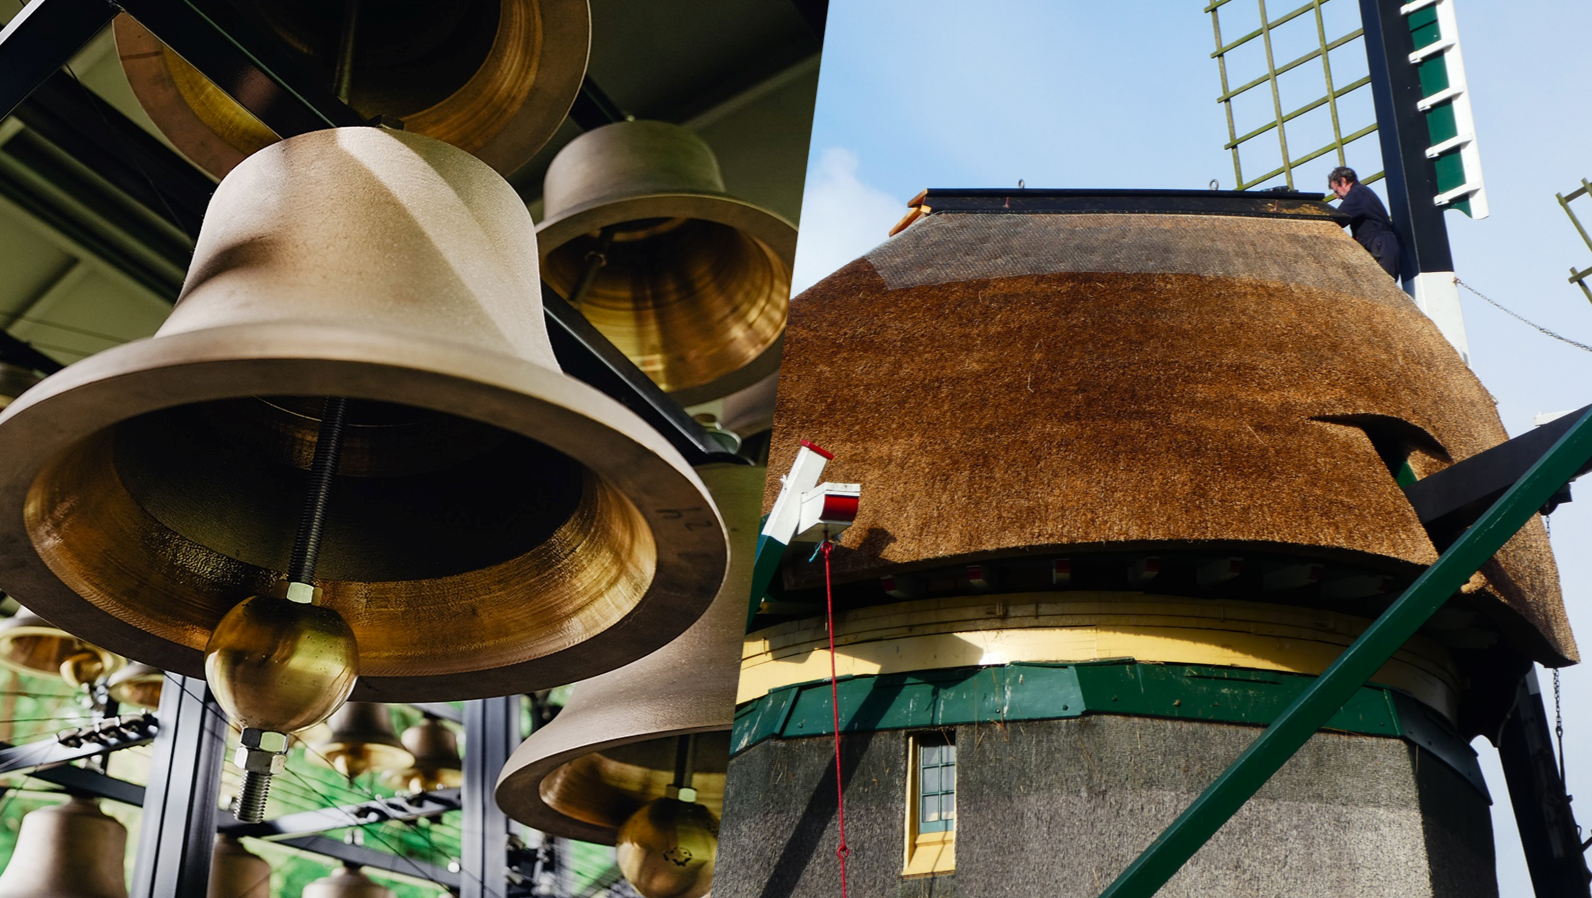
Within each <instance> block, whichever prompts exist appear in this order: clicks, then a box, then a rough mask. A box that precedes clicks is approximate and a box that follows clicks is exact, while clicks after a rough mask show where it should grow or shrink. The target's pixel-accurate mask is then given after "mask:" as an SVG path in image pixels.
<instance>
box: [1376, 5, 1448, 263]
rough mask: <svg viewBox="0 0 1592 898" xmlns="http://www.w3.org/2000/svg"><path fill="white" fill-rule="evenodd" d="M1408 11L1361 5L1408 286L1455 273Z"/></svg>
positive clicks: (1389, 192) (1391, 202)
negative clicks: (1429, 154)
mask: <svg viewBox="0 0 1592 898" xmlns="http://www.w3.org/2000/svg"><path fill="white" fill-rule="evenodd" d="M1403 5H1404V2H1403V0H1360V19H1361V22H1362V24H1363V25H1364V28H1365V52H1366V56H1367V57H1368V60H1369V62H1370V75H1371V99H1372V102H1373V103H1374V104H1375V106H1376V125H1377V139H1378V140H1380V141H1381V144H1382V170H1383V171H1384V172H1385V173H1386V180H1387V200H1388V214H1389V216H1390V217H1391V218H1392V219H1393V230H1394V232H1395V233H1397V234H1398V237H1399V246H1400V248H1401V249H1402V250H1403V261H1402V263H1401V267H1400V270H1399V276H1400V278H1401V279H1402V280H1403V281H1404V282H1405V283H1406V284H1408V283H1410V282H1411V281H1412V280H1413V279H1414V278H1415V276H1416V275H1419V274H1421V273H1422V272H1440V271H1453V270H1454V260H1453V256H1452V254H1451V253H1450V251H1449V247H1448V226H1447V224H1445V223H1444V221H1443V210H1442V209H1441V208H1439V207H1438V206H1437V205H1436V204H1435V203H1434V202H1433V199H1434V198H1435V197H1436V196H1437V194H1438V193H1439V191H1438V189H1437V167H1436V165H1435V164H1434V163H1433V162H1432V160H1430V159H1427V158H1426V148H1427V147H1429V146H1431V139H1430V136H1429V135H1428V133H1427V130H1426V117H1425V116H1424V115H1423V114H1422V113H1421V111H1420V110H1419V109H1418V108H1417V107H1416V104H1417V103H1419V102H1420V101H1421V80H1420V74H1419V72H1417V71H1416V68H1415V66H1414V65H1413V64H1411V62H1410V54H1411V53H1413V52H1415V39H1414V37H1413V36H1411V34H1410V26H1409V22H1408V20H1406V19H1405V17H1404V15H1403V14H1402V13H1400V12H1399V8H1400V7H1402V6H1403Z"/></svg>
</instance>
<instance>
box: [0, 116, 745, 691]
mask: <svg viewBox="0 0 1592 898" xmlns="http://www.w3.org/2000/svg"><path fill="white" fill-rule="evenodd" d="M536 259H537V253H536V237H535V232H534V226H533V225H532V223H531V220H530V216H529V214H528V213H527V212H526V209H525V205H524V203H523V202H522V201H521V200H520V198H519V197H518V196H517V195H516V194H515V193H514V191H513V189H512V188H510V187H509V185H508V184H507V183H506V182H505V181H504V180H503V179H502V178H501V177H500V176H498V175H497V173H496V172H494V171H492V170H491V169H490V168H488V167H487V166H486V165H484V164H482V163H481V162H480V160H478V159H476V158H474V157H472V156H470V155H469V154H467V153H465V152H463V151H461V150H458V149H456V148H454V147H452V146H449V145H448V144H445V143H443V142H441V141H437V140H432V139H429V138H425V137H420V136H417V135H414V134H408V133H403V132H392V131H386V130H382V129H376V128H350V129H340V130H327V131H319V132H314V133H311V134H305V135H302V136H300V137H295V138H293V139H291V140H286V141H282V142H279V143H276V144H273V145H272V146H270V147H268V148H266V149H264V150H261V151H260V152H259V153H256V154H255V155H254V156H253V157H251V158H250V159H249V160H248V161H247V162H245V163H244V164H242V165H240V166H238V167H237V168H236V169H235V170H234V171H233V172H232V174H231V175H229V176H228V177H227V178H226V179H225V180H224V181H223V182H222V183H221V185H220V187H219V188H218V189H217V191H216V194H215V198H214V200H213V201H212V204H211V206H210V210H209V212H208V214H207V215H206V217H205V223H204V230H203V232H202V233H201V234H200V237H199V241H198V244H197V246H196V248H195V258H194V262H193V266H192V268H191V270H190V272H189V275H188V280H187V282H186V284H185V285H184V289H183V294H182V297H181V300H180V302H179V303H178V305H177V307H176V309H175V310H174V311H173V313H172V315H171V317H170V319H168V320H167V322H166V323H165V324H164V325H163V326H162V327H161V329H160V331H159V332H158V333H157V334H156V335H155V336H154V337H151V338H148V339H145V340H140V341H137V342H133V343H129V344H125V345H123V346H119V347H116V348H114V349H110V350H107V351H105V352H102V353H100V354H98V355H95V356H92V357H90V358H88V359H85V360H84V361H82V362H79V363H77V364H75V365H72V366H71V367H69V368H67V369H66V370H65V371H63V372H61V373H59V374H56V375H54V376H52V377H50V378H48V379H46V380H45V381H44V382H43V383H41V384H40V385H39V386H37V387H35V388H34V389H32V390H30V391H29V392H28V393H27V395H26V396H24V397H23V398H21V399H19V400H18V401H17V402H15V403H13V404H12V405H11V407H10V408H8V409H6V411H5V412H4V414H3V415H0V441H4V444H5V445H6V446H7V447H8V448H7V451H6V452H5V453H4V454H3V456H0V583H3V584H4V585H5V587H6V588H7V589H8V590H9V591H11V592H13V593H14V594H15V595H16V596H17V597H18V598H19V599H21V600H23V601H26V602H28V603H29V604H30V605H31V606H32V607H33V608H35V609H37V610H38V611H40V612H41V613H43V614H45V615H47V616H49V617H50V618H51V619H52V620H53V621H55V622H57V623H58V624H59V625H61V626H63V627H65V628H67V629H68V630H70V631H72V632H74V633H78V634H81V635H82V636H83V638H85V639H89V640H92V641H94V642H95V643H96V644H99V645H104V646H105V647H106V648H108V649H110V650H113V651H118V652H120V653H122V654H125V655H128V656H129V657H132V658H136V659H139V660H143V661H147V662H150V663H154V664H156V665H158V666H160V667H162V668H164V669H166V670H171V671H175V672H178V673H182V674H185V675H187V676H200V675H202V673H203V664H202V661H201V658H202V654H201V653H202V651H203V650H204V648H205V646H206V643H207V641H208V640H209V639H210V636H211V632H212V630H213V629H214V628H215V626H216V624H217V621H219V620H220V619H221V617H222V615H223V614H225V613H227V612H228V610H229V609H231V608H232V607H233V606H234V605H237V604H238V603H240V602H241V601H243V600H244V599H245V598H246V597H250V596H259V595H267V594H272V593H274V592H275V591H277V590H278V589H279V588H280V587H281V586H282V585H283V584H284V582H285V577H284V574H283V571H284V570H286V565H287V563H288V556H289V553H290V551H291V547H292V544H293V541H294V535H295V532H296V530H297V529H298V522H299V517H300V513H301V511H302V503H303V497H304V496H305V495H306V491H307V481H308V475H307V471H306V469H307V467H308V464H309V460H310V457H311V455H312V454H313V445H314V443H315V437H316V433H317V431H318V428H319V424H320V422H319V418H318V416H319V415H320V414H321V410H322V407H323V404H324V401H323V399H322V398H321V397H325V396H328V395H333V396H341V397H347V398H348V400H349V410H348V426H347V430H346V432H345V437H344V446H343V451H342V461H341V466H340V467H339V468H338V469H337V474H338V476H337V477H336V478H335V482H334V483H333V485H332V488H331V501H330V511H329V514H328V519H327V523H326V529H325V533H324V537H323V539H322V541H321V548H320V563H319V568H318V569H317V573H316V585H317V586H318V587H320V588H321V589H322V591H323V593H322V596H321V599H320V601H321V605H320V606H314V607H325V608H329V609H332V610H333V611H335V612H337V614H339V615H340V616H341V617H342V618H343V619H344V620H346V622H347V623H348V625H349V626H350V627H351V628H352V632H353V635H354V638H355V640H356V641H357V648H358V665H359V674H360V677H359V686H358V689H357V690H356V692H355V693H354V695H353V697H354V698H356V699H360V700H407V701H433V700H449V699H461V698H474V697H481V696H488V695H503V694H509V693H514V692H524V691H528V690H532V689H538V688H546V687H549V686H553V685H557V684H560V683H566V682H570V681H571V680H575V679H580V678H582V677H587V676H594V675H596V674H598V673H601V672H603V671H606V670H610V669H612V668H614V667H617V666H620V665H622V664H625V663H628V662H629V661H632V660H634V659H636V658H639V657H642V656H644V655H646V654H647V653H649V652H651V651H653V650H655V649H657V648H659V647H661V646H663V645H664V644H666V643H667V642H668V641H669V640H670V639H672V638H673V637H674V636H677V635H679V634H680V633H681V632H683V631H684V630H685V629H686V627H687V626H689V625H690V624H691V622H693V621H694V620H696V618H697V617H699V616H700V615H701V613H702V612H703V611H704V610H705V609H706V608H707V607H708V605H709V604H710V603H711V602H712V599H713V596H714V595H715V594H716V593H717V592H718V588H719V585H720V583H721V582H722V580H723V571H724V568H725V563H726V554H727V549H726V545H725V537H724V532H723V527H722V525H721V524H720V522H719V520H718V517H717V515H716V514H715V511H714V508H713V504H712V502H711V501H710V500H709V498H708V496H707V494H706V492H705V490H704V488H703V486H702V485H701V482H700V481H699V480H698V479H697V476H696V475H695V473H693V472H692V470H691V469H690V468H689V467H688V466H687V465H686V463H685V460H684V459H683V458H681V457H680V456H679V454H678V453H677V452H676V451H675V450H674V449H673V448H672V447H671V446H669V444H668V443H667V442H665V441H664V439H663V438H662V437H661V436H659V435H658V434H657V433H656V432H655V431H653V430H652V429H651V428H650V427H648V426H647V425H646V424H645V423H644V422H643V421H642V420H641V419H640V418H638V417H636V416H635V415H634V414H632V413H631V412H630V411H628V410H627V409H625V408H624V407H623V406H621V405H620V404H619V403H618V402H616V401H614V400H612V399H610V398H608V397H607V396H605V395H603V394H602V393H600V392H598V391H597V390H595V389H592V388H591V387H588V386H586V385H585V384H583V383H580V382H578V381H576V380H573V379H572V378H569V377H567V376H565V375H564V374H563V373H562V372H561V371H560V370H559V368H558V365H557V362H556V361H555V359H554V357H553V353H552V349H551V346H550V344H549V342H548V338H547V333H546V327H545V323H544V320H543V316H542V312H541V309H540V305H539V303H538V302H537V297H538V296H539V286H538V285H539V281H538V277H537V272H536V269H535V260H536ZM300 607H312V606H300Z"/></svg>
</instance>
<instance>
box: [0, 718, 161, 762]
mask: <svg viewBox="0 0 1592 898" xmlns="http://www.w3.org/2000/svg"><path fill="white" fill-rule="evenodd" d="M157 727H158V723H157V722H156V720H155V717H154V715H152V714H138V715H132V716H129V717H113V718H108V719H106V720H102V721H100V722H99V723H98V724H95V725H91V726H86V727H77V728H76V729H71V730H64V731H62V732H61V733H58V734H56V737H55V738H53V739H40V740H39V741H37V742H30V743H28V744H27V745H14V746H10V747H7V748H0V774H3V773H15V772H17V771H19V770H27V769H29V768H32V767H43V766H46V765H50V764H65V763H67V762H69V761H81V760H83V759H85V758H92V757H96V756H98V755H103V754H107V753H109V752H113V751H120V750H121V749H124V748H132V747H133V746H135V745H147V744H149V743H150V742H151V741H153V740H154V738H155V732H156V729H157Z"/></svg>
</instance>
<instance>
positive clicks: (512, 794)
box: [494, 723, 732, 845]
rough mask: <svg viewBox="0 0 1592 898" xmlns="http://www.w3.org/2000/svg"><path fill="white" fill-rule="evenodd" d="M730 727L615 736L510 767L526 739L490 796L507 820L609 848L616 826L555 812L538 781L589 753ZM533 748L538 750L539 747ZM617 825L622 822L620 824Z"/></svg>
mask: <svg viewBox="0 0 1592 898" xmlns="http://www.w3.org/2000/svg"><path fill="white" fill-rule="evenodd" d="M645 726H646V724H638V725H637V729H638V730H641V729H642V728H643V727H645ZM731 727H732V724H731V723H714V724H703V725H698V726H680V727H672V728H670V729H666V730H645V731H644V732H633V733H627V734H623V735H616V736H614V737H613V738H611V739H605V740H603V741H601V742H588V743H583V744H579V745H572V746H569V747H567V748H564V749H562V750H559V751H554V752H551V753H547V754H540V755H538V756H536V757H533V758H531V759H529V760H527V761H526V762H525V763H524V764H523V765H522V766H519V767H516V766H514V765H515V761H516V758H517V757H518V756H519V754H520V749H523V748H525V747H526V746H527V745H528V744H529V740H527V741H526V742H524V743H521V744H520V748H519V749H515V751H514V753H513V754H511V755H509V760H508V763H507V764H504V765H503V772H502V773H501V774H500V775H499V777H498V781H497V786H496V788H495V790H494V795H495V797H496V800H497V804H498V807H499V808H500V809H501V810H502V811H503V813H504V814H506V815H508V817H509V819H510V820H514V821H516V822H518V823H523V824H525V825H526V826H529V827H531V828H532V829H537V830H541V831H542V832H545V833H547V834H549V835H552V836H557V837H559V838H564V839H579V840H580V841H582V842H594V843H597V844H599V845H613V844H614V843H615V842H617V841H618V839H619V827H618V826H614V827H606V826H599V825H597V824H595V823H587V822H586V821H584V820H577V819H576V818H574V817H571V816H569V815H568V814H565V813H563V812H562V811H559V810H557V809H556V808H554V807H553V806H552V805H550V804H548V803H547V802H546V801H544V800H543V799H542V781H543V780H545V779H547V777H548V776H549V775H551V774H553V773H554V772H556V771H557V770H558V769H559V768H560V767H563V766H564V765H565V764H568V763H570V762H571V761H575V760H578V759H580V758H583V757H585V756H587V755H590V754H596V753H599V752H604V751H607V750H609V749H613V748H620V747H622V746H626V745H635V744H637V743H639V742H651V741H654V740H659V739H672V738H677V737H680V736H697V735H702V734H704V733H728V732H730V730H731ZM533 735H534V734H533ZM638 735H640V736H645V737H646V738H645V739H638V738H636V736H638ZM537 747H538V748H540V746H537ZM659 797H662V796H659ZM620 822H621V823H622V822H623V821H620Z"/></svg>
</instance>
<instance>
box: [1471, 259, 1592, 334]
mask: <svg viewBox="0 0 1592 898" xmlns="http://www.w3.org/2000/svg"><path fill="white" fill-rule="evenodd" d="M1454 283H1456V284H1458V285H1460V286H1461V287H1464V288H1465V289H1466V290H1469V291H1470V292H1472V293H1474V294H1476V295H1477V296H1480V297H1481V298H1482V299H1485V300H1487V302H1488V303H1490V304H1491V305H1492V306H1493V307H1494V308H1496V309H1498V311H1500V312H1503V313H1504V314H1505V315H1508V316H1509V317H1511V318H1514V319H1516V320H1519V321H1522V322H1524V323H1526V324H1529V325H1531V326H1532V327H1534V328H1536V329H1537V330H1539V331H1542V332H1543V333H1544V334H1547V335H1548V336H1550V337H1552V338H1553V339H1555V340H1558V341H1559V342H1561V343H1568V344H1570V345H1571V346H1574V347H1575V348H1576V349H1584V350H1586V351H1587V352H1592V346H1588V345H1586V344H1585V343H1577V342H1576V341H1574V340H1572V339H1570V338H1569V337H1566V336H1563V335H1561V334H1556V333H1554V332H1553V331H1551V330H1548V329H1547V328H1545V327H1543V326H1542V325H1540V324H1537V323H1536V322H1534V321H1531V320H1529V319H1526V318H1523V317H1521V316H1520V315H1517V314H1515V313H1514V312H1511V311H1510V310H1508V309H1506V308H1504V307H1503V306H1501V305H1499V304H1498V302H1497V300H1494V299H1493V298H1492V297H1490V296H1488V295H1486V294H1485V293H1482V292H1481V291H1480V290H1477V289H1476V288H1475V287H1472V286H1471V285H1469V284H1467V283H1465V282H1464V281H1462V280H1460V279H1459V278H1457V277H1456V278H1454Z"/></svg>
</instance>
